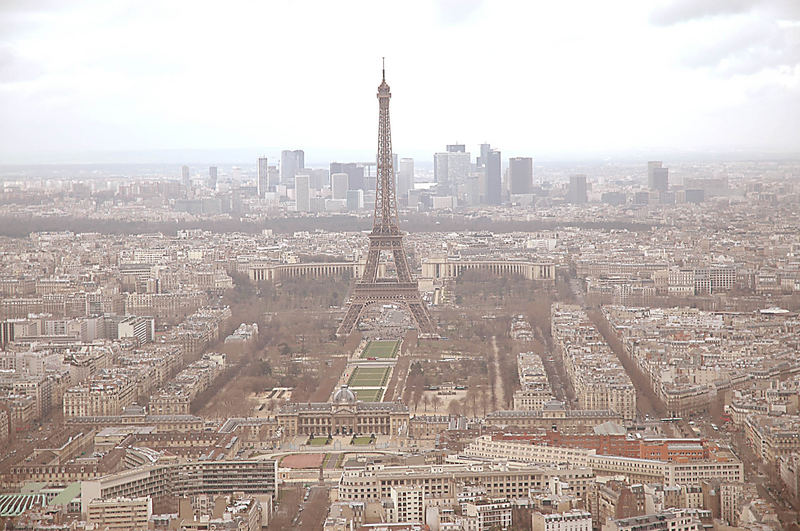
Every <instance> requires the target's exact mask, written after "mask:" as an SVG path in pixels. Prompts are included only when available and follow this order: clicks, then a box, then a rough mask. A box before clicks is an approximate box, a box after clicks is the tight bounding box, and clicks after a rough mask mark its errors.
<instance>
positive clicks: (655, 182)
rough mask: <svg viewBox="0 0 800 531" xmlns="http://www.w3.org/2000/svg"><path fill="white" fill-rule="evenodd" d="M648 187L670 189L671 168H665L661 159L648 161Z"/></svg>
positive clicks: (657, 189) (659, 189)
mask: <svg viewBox="0 0 800 531" xmlns="http://www.w3.org/2000/svg"><path fill="white" fill-rule="evenodd" d="M647 187H648V188H650V190H654V191H658V192H666V191H667V190H668V189H669V168H664V167H663V165H662V162H661V161H660V160H651V161H650V162H648V163H647Z"/></svg>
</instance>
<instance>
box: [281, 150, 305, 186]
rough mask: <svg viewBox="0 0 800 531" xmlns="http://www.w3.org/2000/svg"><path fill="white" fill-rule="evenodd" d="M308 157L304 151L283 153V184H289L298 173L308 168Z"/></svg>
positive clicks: (285, 151) (286, 151)
mask: <svg viewBox="0 0 800 531" xmlns="http://www.w3.org/2000/svg"><path fill="white" fill-rule="evenodd" d="M305 158H306V156H305V153H304V152H303V150H302V149H295V150H294V151H291V150H284V151H281V184H289V183H291V182H292V181H293V180H294V176H295V175H297V172H298V171H300V170H302V169H303V168H305V167H306V160H305Z"/></svg>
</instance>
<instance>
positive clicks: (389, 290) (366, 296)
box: [336, 68, 436, 337]
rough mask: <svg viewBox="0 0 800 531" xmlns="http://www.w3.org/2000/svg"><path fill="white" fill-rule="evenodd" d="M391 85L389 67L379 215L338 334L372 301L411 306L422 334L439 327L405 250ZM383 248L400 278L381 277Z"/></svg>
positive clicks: (381, 101) (382, 108) (382, 91)
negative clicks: (399, 212) (394, 152)
mask: <svg viewBox="0 0 800 531" xmlns="http://www.w3.org/2000/svg"><path fill="white" fill-rule="evenodd" d="M391 97H392V94H391V92H389V85H388V84H387V83H386V69H385V68H384V69H383V81H381V84H380V85H379V86H378V109H379V120H378V175H377V183H376V185H375V214H374V217H373V222H372V232H371V233H370V235H369V252H368V253H367V263H366V266H365V267H364V274H363V275H362V276H361V279H360V280H359V281H358V282H356V284H355V287H354V288H353V291H352V293H351V294H350V303H349V305H348V307H347V313H346V314H345V316H344V319H343V320H342V322H341V324H340V325H339V329H338V330H337V331H336V335H337V336H340V337H341V336H347V335H350V333H351V332H352V331H353V329H354V328H355V327H356V326H357V325H358V322H359V320H360V319H361V315H362V313H363V312H364V310H365V309H366V308H367V307H368V306H370V305H372V304H397V305H399V306H404V307H405V308H407V309H408V311H409V313H410V314H411V316H412V317H413V319H414V321H416V323H417V329H418V331H419V334H420V336H427V337H434V336H436V328H435V326H434V324H433V321H432V320H431V315H430V313H429V312H428V308H427V306H425V304H424V303H423V302H422V298H421V297H420V295H419V287H418V285H417V281H416V280H414V279H413V278H412V276H411V271H410V270H409V268H408V259H407V258H406V252H405V249H403V233H402V232H400V229H399V228H398V226H397V196H396V194H395V187H394V186H395V184H394V168H393V163H394V160H393V158H392V130H391V126H390V124H389V98H391ZM381 251H386V252H387V253H390V254H391V255H392V256H393V258H394V267H395V270H396V271H397V278H378V263H379V262H380V257H381Z"/></svg>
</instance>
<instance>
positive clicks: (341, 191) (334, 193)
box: [331, 173, 350, 199]
mask: <svg viewBox="0 0 800 531" xmlns="http://www.w3.org/2000/svg"><path fill="white" fill-rule="evenodd" d="M349 182H350V176H349V175H347V174H346V173H334V174H332V175H331V197H332V198H333V199H347V190H348V187H349Z"/></svg>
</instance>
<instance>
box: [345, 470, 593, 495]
mask: <svg viewBox="0 0 800 531" xmlns="http://www.w3.org/2000/svg"><path fill="white" fill-rule="evenodd" d="M553 476H557V477H559V478H560V479H561V481H563V482H565V483H568V484H569V485H570V486H571V487H572V489H573V491H574V492H576V493H577V494H579V495H580V494H585V493H586V491H587V489H588V487H589V484H590V483H591V481H592V480H593V478H594V474H593V473H592V472H591V470H589V469H587V468H580V467H575V468H568V469H567V468H565V469H553V468H545V467H539V466H535V465H529V464H518V465H499V464H498V465H488V464H468V465H465V464H444V465H407V466H389V465H383V464H379V463H372V464H370V463H367V464H365V465H363V466H359V467H358V468H346V469H345V470H344V472H343V473H342V478H341V480H340V483H339V499H340V500H342V501H367V502H368V501H379V500H381V499H384V498H390V497H391V489H392V487H410V488H414V489H418V490H421V491H422V492H423V495H424V497H425V500H426V503H428V504H433V505H440V504H452V503H455V501H456V498H457V486H458V485H459V484H468V485H481V486H482V487H483V488H484V490H485V491H486V495H487V496H489V497H491V498H496V497H524V496H527V495H528V491H529V489H542V488H546V486H547V485H548V482H549V481H550V478H551V477H553Z"/></svg>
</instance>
